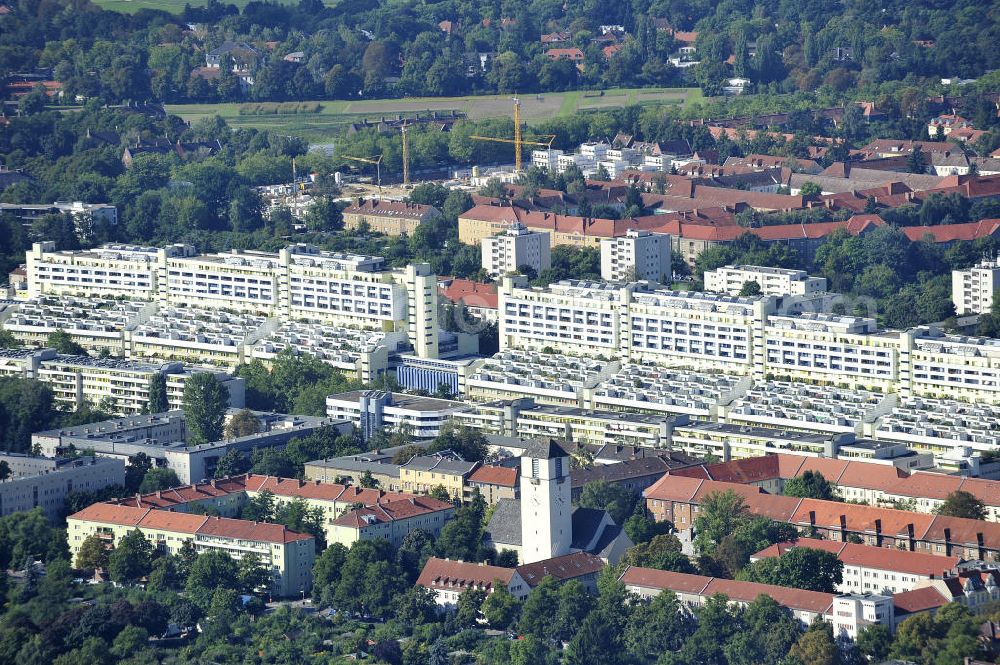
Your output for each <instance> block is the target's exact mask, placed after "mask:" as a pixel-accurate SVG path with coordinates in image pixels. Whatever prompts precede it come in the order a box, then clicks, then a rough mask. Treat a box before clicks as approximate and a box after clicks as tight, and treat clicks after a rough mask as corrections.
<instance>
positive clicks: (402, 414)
mask: <svg viewBox="0 0 1000 665" xmlns="http://www.w3.org/2000/svg"><path fill="white" fill-rule="evenodd" d="M465 408H467V407H466V405H465V404H464V403H462V402H456V401H452V400H446V399H437V398H434V397H421V396H418V395H407V394H405V393H391V392H385V391H382V390H352V391H350V392H346V393H338V394H336V395H330V396H328V397H327V398H326V413H327V415H328V416H329V417H331V418H334V419H337V420H347V421H349V422H352V423H354V424H355V425H356V426H357V427H358V429H359V430H360V431H361V436H362V439H363V440H365V441H367V440H368V439H369V438H370V437H371V436H372V435H373V434H374V433H375V432H377V431H381V430H383V429H386V428H388V429H391V430H400V431H402V430H408V431H409V432H410V433H411V434H413V436H415V437H417V438H425V439H432V438H434V437H436V436H437V435H438V434H440V433H441V427H442V426H444V424H445V423H447V422H448V421H449V420H450V419H451V415H452V414H453V413H456V412H458V411H461V410H463V409H465Z"/></svg>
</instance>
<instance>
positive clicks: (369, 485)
mask: <svg viewBox="0 0 1000 665" xmlns="http://www.w3.org/2000/svg"><path fill="white" fill-rule="evenodd" d="M358 485H360V486H361V487H363V488H365V489H369V490H371V489H378V488H379V482H378V480H376V479H375V476H373V475H372V472H371V471H369V470H368V469H365V472H364V473H362V474H361V477H360V478H359V479H358Z"/></svg>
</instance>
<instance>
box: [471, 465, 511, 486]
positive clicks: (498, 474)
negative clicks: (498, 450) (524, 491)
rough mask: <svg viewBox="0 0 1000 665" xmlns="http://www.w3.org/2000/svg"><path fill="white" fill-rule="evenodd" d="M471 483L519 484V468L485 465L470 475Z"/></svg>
mask: <svg viewBox="0 0 1000 665" xmlns="http://www.w3.org/2000/svg"><path fill="white" fill-rule="evenodd" d="M469 482H470V483H483V484H487V485H501V486H503V487H516V486H517V469H514V468H510V467H506V466H490V465H485V464H484V465H483V466H480V467H479V468H477V469H476V470H475V471H473V472H472V475H470V476H469Z"/></svg>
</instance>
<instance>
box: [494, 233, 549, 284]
mask: <svg viewBox="0 0 1000 665" xmlns="http://www.w3.org/2000/svg"><path fill="white" fill-rule="evenodd" d="M482 251H483V269H484V270H485V271H486V272H488V273H489V274H490V275H491V276H493V277H498V276H500V275H506V274H507V273H511V272H517V269H518V268H520V267H521V266H529V267H530V268H532V269H533V270H534V271H535V273H536V274H538V273H541V272H542V271H543V270H545V269H547V268H549V267H551V266H552V258H551V241H550V239H549V234H548V233H545V232H543V231H529V230H528V229H527V228H526V227H525V226H524V225H523V224H520V223H516V224H513V225H511V227H510V228H509V229H507V230H506V231H504V232H503V233H500V234H498V235H495V236H492V237H490V238H483V247H482Z"/></svg>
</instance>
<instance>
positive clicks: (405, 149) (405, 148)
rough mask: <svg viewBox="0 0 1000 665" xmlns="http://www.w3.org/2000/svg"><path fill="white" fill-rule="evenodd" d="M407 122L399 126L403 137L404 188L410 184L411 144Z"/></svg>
mask: <svg viewBox="0 0 1000 665" xmlns="http://www.w3.org/2000/svg"><path fill="white" fill-rule="evenodd" d="M406 129H407V124H406V121H405V120H404V121H403V124H402V125H400V126H399V133H400V134H402V135H403V187H408V186H409V184H410V142H409V140H407V138H406Z"/></svg>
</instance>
